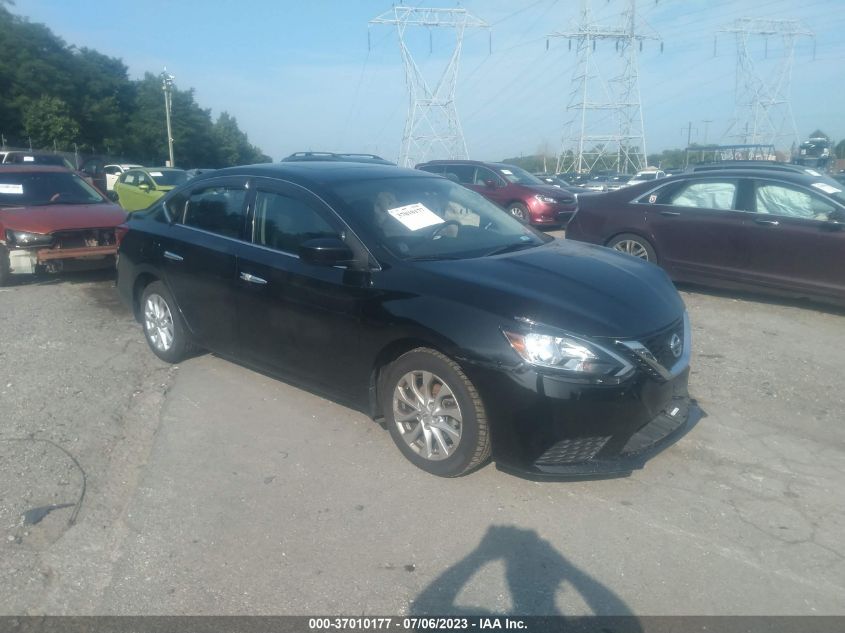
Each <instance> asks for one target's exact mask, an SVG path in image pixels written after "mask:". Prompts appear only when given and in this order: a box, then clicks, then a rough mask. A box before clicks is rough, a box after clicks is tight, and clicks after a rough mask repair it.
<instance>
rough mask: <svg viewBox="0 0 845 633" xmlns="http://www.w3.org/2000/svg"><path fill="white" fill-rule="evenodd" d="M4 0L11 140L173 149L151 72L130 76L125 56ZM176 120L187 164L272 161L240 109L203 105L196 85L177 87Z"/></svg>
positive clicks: (177, 148)
mask: <svg viewBox="0 0 845 633" xmlns="http://www.w3.org/2000/svg"><path fill="white" fill-rule="evenodd" d="M10 4H11V3H8V2H6V1H5V0H0V50H2V51H3V55H0V132H2V133H3V135H4V136H5V137H6V139H7V142H8V143H9V145H12V146H21V147H26V146H28V137H31V138H32V144H33V147H36V146H37V147H40V148H43V149H50V150H52V149H53V148H54V146H56V147H58V148H59V149H66V150H69V149H72V146H73V144H74V143H76V145H77V147H78V149H79V151H81V152H90V153H106V154H111V155H114V156H121V157H123V158H125V159H127V160H131V161H138V162H142V163H145V164H148V165H159V164H164V161H165V159H166V158H167V156H168V149H167V129H166V123H165V112H164V93H163V91H162V86H161V81H160V79H159V78H158V77H157V76H155V75H153V74H150V73H147V74H146V75H145V76H144V78H143V79H140V80H138V81H132V80H130V79H129V77H128V74H127V69H126V66H125V65H124V63H123V62H122V61H121V60H119V59H115V58H112V57H108V56H106V55H102V54H101V53H98V52H97V51H95V50H91V49H89V48H76V47H75V46H69V45H67V44H66V43H65V42H64V41H63V40H62V39H61V38H59V37H57V36H55V35H54V34H53V33H52V32H51V31H50V30H49V29H48V28H47V27H46V26H44V25H43V24H33V23H31V22H29V21H28V20H27V19H25V18H21V17H18V16H15V15H13V14H12V13H11V12H10V11H9V10H8V8H7V7H8V6H10ZM172 104H173V111H172V117H171V120H172V127H173V139H174V140H173V144H174V154H175V158H176V164H177V165H178V166H180V167H185V168H190V167H227V166H230V165H238V164H244V163H251V162H263V161H269V160H270V159H269V157H267V156H265V155H264V154H263V153H262V152H261V151H260V150H259V149H258V148H257V147H255V146H253V145H251V144H250V143H249V141H248V139H247V136H246V134H244V133H243V132H242V131H241V130H240V129H238V125H237V122H236V121H235V119H234V117H232V116H230V115H229V114H228V113H225V112H224V113H223V114H221V115H220V116H219V117H218V119H217V122H212V119H211V111H210V110H208V109H204V108H201V107H200V106H199V105H198V104H197V103H196V101H195V99H194V93H193V90H179V89H174V90H173V95H172Z"/></svg>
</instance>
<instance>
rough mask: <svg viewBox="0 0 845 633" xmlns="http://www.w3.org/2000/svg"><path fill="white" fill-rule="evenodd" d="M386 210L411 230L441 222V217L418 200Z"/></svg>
mask: <svg viewBox="0 0 845 633" xmlns="http://www.w3.org/2000/svg"><path fill="white" fill-rule="evenodd" d="M387 212H388V213H389V214H390V215H391V216H393V217H394V218H396V219H397V220H399V221H400V222H401V223H402V224H404V225H405V226H406V227H407V228H409V229H410V230H412V231H419V230H420V229H424V228H425V227H427V226H434V225H435V224H443V218H441V217H440V216H439V215H437V214H436V213H434V212H433V211H432V210H431V209H429V208H428V207H426V206H425V205H424V204H420V203H419V202H415V203H414V204H406V205H405V206H404V207H396V208H395V209H388V210H387Z"/></svg>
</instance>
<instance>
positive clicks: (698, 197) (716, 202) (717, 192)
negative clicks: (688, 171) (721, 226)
mask: <svg viewBox="0 0 845 633" xmlns="http://www.w3.org/2000/svg"><path fill="white" fill-rule="evenodd" d="M737 189H738V186H737V181H735V180H719V181H716V180H713V181H705V182H700V181H696V182H691V183H688V184H686V185H684V186H682V187H680V188H679V189H676V190H675V191H673V192H672V193H671V194H670V195H669V196H667V197H668V200H666V202H664V204H671V205H672V206H675V207H692V208H696V209H715V210H718V211H731V210H733V209H734V208H735V204H736V194H737Z"/></svg>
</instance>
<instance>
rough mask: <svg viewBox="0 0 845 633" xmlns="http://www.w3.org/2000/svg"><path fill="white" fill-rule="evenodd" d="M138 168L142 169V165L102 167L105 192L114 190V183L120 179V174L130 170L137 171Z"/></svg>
mask: <svg viewBox="0 0 845 633" xmlns="http://www.w3.org/2000/svg"><path fill="white" fill-rule="evenodd" d="M138 167H142V165H132V164H124V165H106V166H104V167H103V171H104V172H105V174H106V191H113V190H114V183H116V182H117V179H118V178H120V174H122V173H123V172H125V171H128V170H130V169H137V168H138Z"/></svg>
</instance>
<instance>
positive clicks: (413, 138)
mask: <svg viewBox="0 0 845 633" xmlns="http://www.w3.org/2000/svg"><path fill="white" fill-rule="evenodd" d="M374 24H386V25H389V26H395V27H396V32H397V34H398V35H399V49H400V51H401V53H402V61H403V62H404V64H405V84H406V85H407V88H408V96H409V100H408V114H407V116H406V118H405V129H404V131H403V132H402V146H401V149H400V151H399V165H400V166H403V167H413V166H414V165H415V164H417V163H419V162H422V161H425V160H428V159H429V158H432V157H434V158H467V156H468V152H467V146H466V141H465V140H464V134H463V131H462V130H461V124H460V121H459V120H458V112H457V109H456V108H455V87H456V86H457V82H458V66H459V63H460V59H461V48H462V46H463V39H464V31H465V30H466V29H468V28H486V29H489V28H490V25H489V24H487V22H485V21H484V20H482V19H480V18H477V17H475V16H473V15H471V14H470V13H468V12H467V11H466V9H426V8H420V7H409V6H405V5H401V4H400V5H396V6H394V7H393V8H392V9H390V10H389V11H386V12H385V13H383V14H381V15H380V16H378V17H376V18H374V19H372V20H370V22H369V26H372V25H374ZM369 26H368V28H369ZM410 26H416V27H426V28H427V29H429V38H430V37H431V29H435V28H445V29H452V30H454V32H455V48H454V49H453V52H452V56H451V58H450V59H449V61H448V63H447V64H446V67H445V68H444V70H443V72H442V74H441V76H440V78H439V80H438V81H437V83H436V84H430V83H429V82H428V81H426V79H425V77H423V74H422V71H421V70H420V68H419V66H418V65H417V63H416V61H414V57H413V55H412V54H411V50H410V48H409V47H408V41H407V40H406V37H405V32H406V30H407V29H408V27H410ZM429 42H431V39H429Z"/></svg>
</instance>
